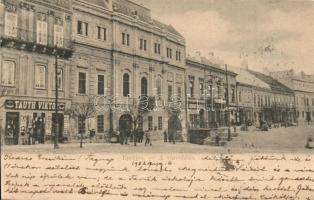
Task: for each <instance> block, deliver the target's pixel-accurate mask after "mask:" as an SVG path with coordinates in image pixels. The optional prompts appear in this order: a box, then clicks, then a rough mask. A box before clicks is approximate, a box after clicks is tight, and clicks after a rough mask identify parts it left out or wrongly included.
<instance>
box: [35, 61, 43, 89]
mask: <svg viewBox="0 0 314 200" xmlns="http://www.w3.org/2000/svg"><path fill="white" fill-rule="evenodd" d="M35 87H36V88H46V66H44V65H36V66H35Z"/></svg>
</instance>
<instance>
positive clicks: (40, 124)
mask: <svg viewBox="0 0 314 200" xmlns="http://www.w3.org/2000/svg"><path fill="white" fill-rule="evenodd" d="M33 138H34V141H35V142H36V141H37V142H38V143H41V144H44V143H45V113H34V114H33Z"/></svg>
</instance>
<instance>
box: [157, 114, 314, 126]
mask: <svg viewBox="0 0 314 200" xmlns="http://www.w3.org/2000/svg"><path fill="white" fill-rule="evenodd" d="M313 113H314V112H313ZM158 130H162V117H158Z"/></svg>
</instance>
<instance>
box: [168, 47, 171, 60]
mask: <svg viewBox="0 0 314 200" xmlns="http://www.w3.org/2000/svg"><path fill="white" fill-rule="evenodd" d="M167 58H172V49H170V48H167Z"/></svg>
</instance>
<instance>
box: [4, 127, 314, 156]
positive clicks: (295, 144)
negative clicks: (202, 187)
mask: <svg viewBox="0 0 314 200" xmlns="http://www.w3.org/2000/svg"><path fill="white" fill-rule="evenodd" d="M252 129H253V127H251V130H250V131H248V132H243V131H241V132H240V134H239V136H238V137H236V138H233V140H232V141H231V142H229V143H228V144H227V145H226V146H225V147H214V146H206V145H196V144H190V143H185V142H184V143H182V142H181V143H180V142H177V143H176V144H170V143H164V142H162V141H154V142H153V145H152V146H146V147H145V145H144V143H140V144H137V146H134V144H129V145H120V144H110V143H88V142H87V141H86V143H84V144H83V148H82V149H81V148H79V143H69V144H60V149H58V150H54V149H53V144H37V145H31V146H29V145H18V146H3V147H2V148H1V150H2V152H27V153H71V154H72V153H77V154H79V153H170V154H171V153H228V152H230V153H264V152H265V153H269V152H274V153H295V152H298V153H313V152H314V151H313V150H310V149H306V148H304V146H305V144H306V139H307V137H308V136H309V135H311V134H312V135H313V134H314V125H304V126H302V127H289V128H276V129H270V131H268V132H263V131H258V130H252Z"/></svg>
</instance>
